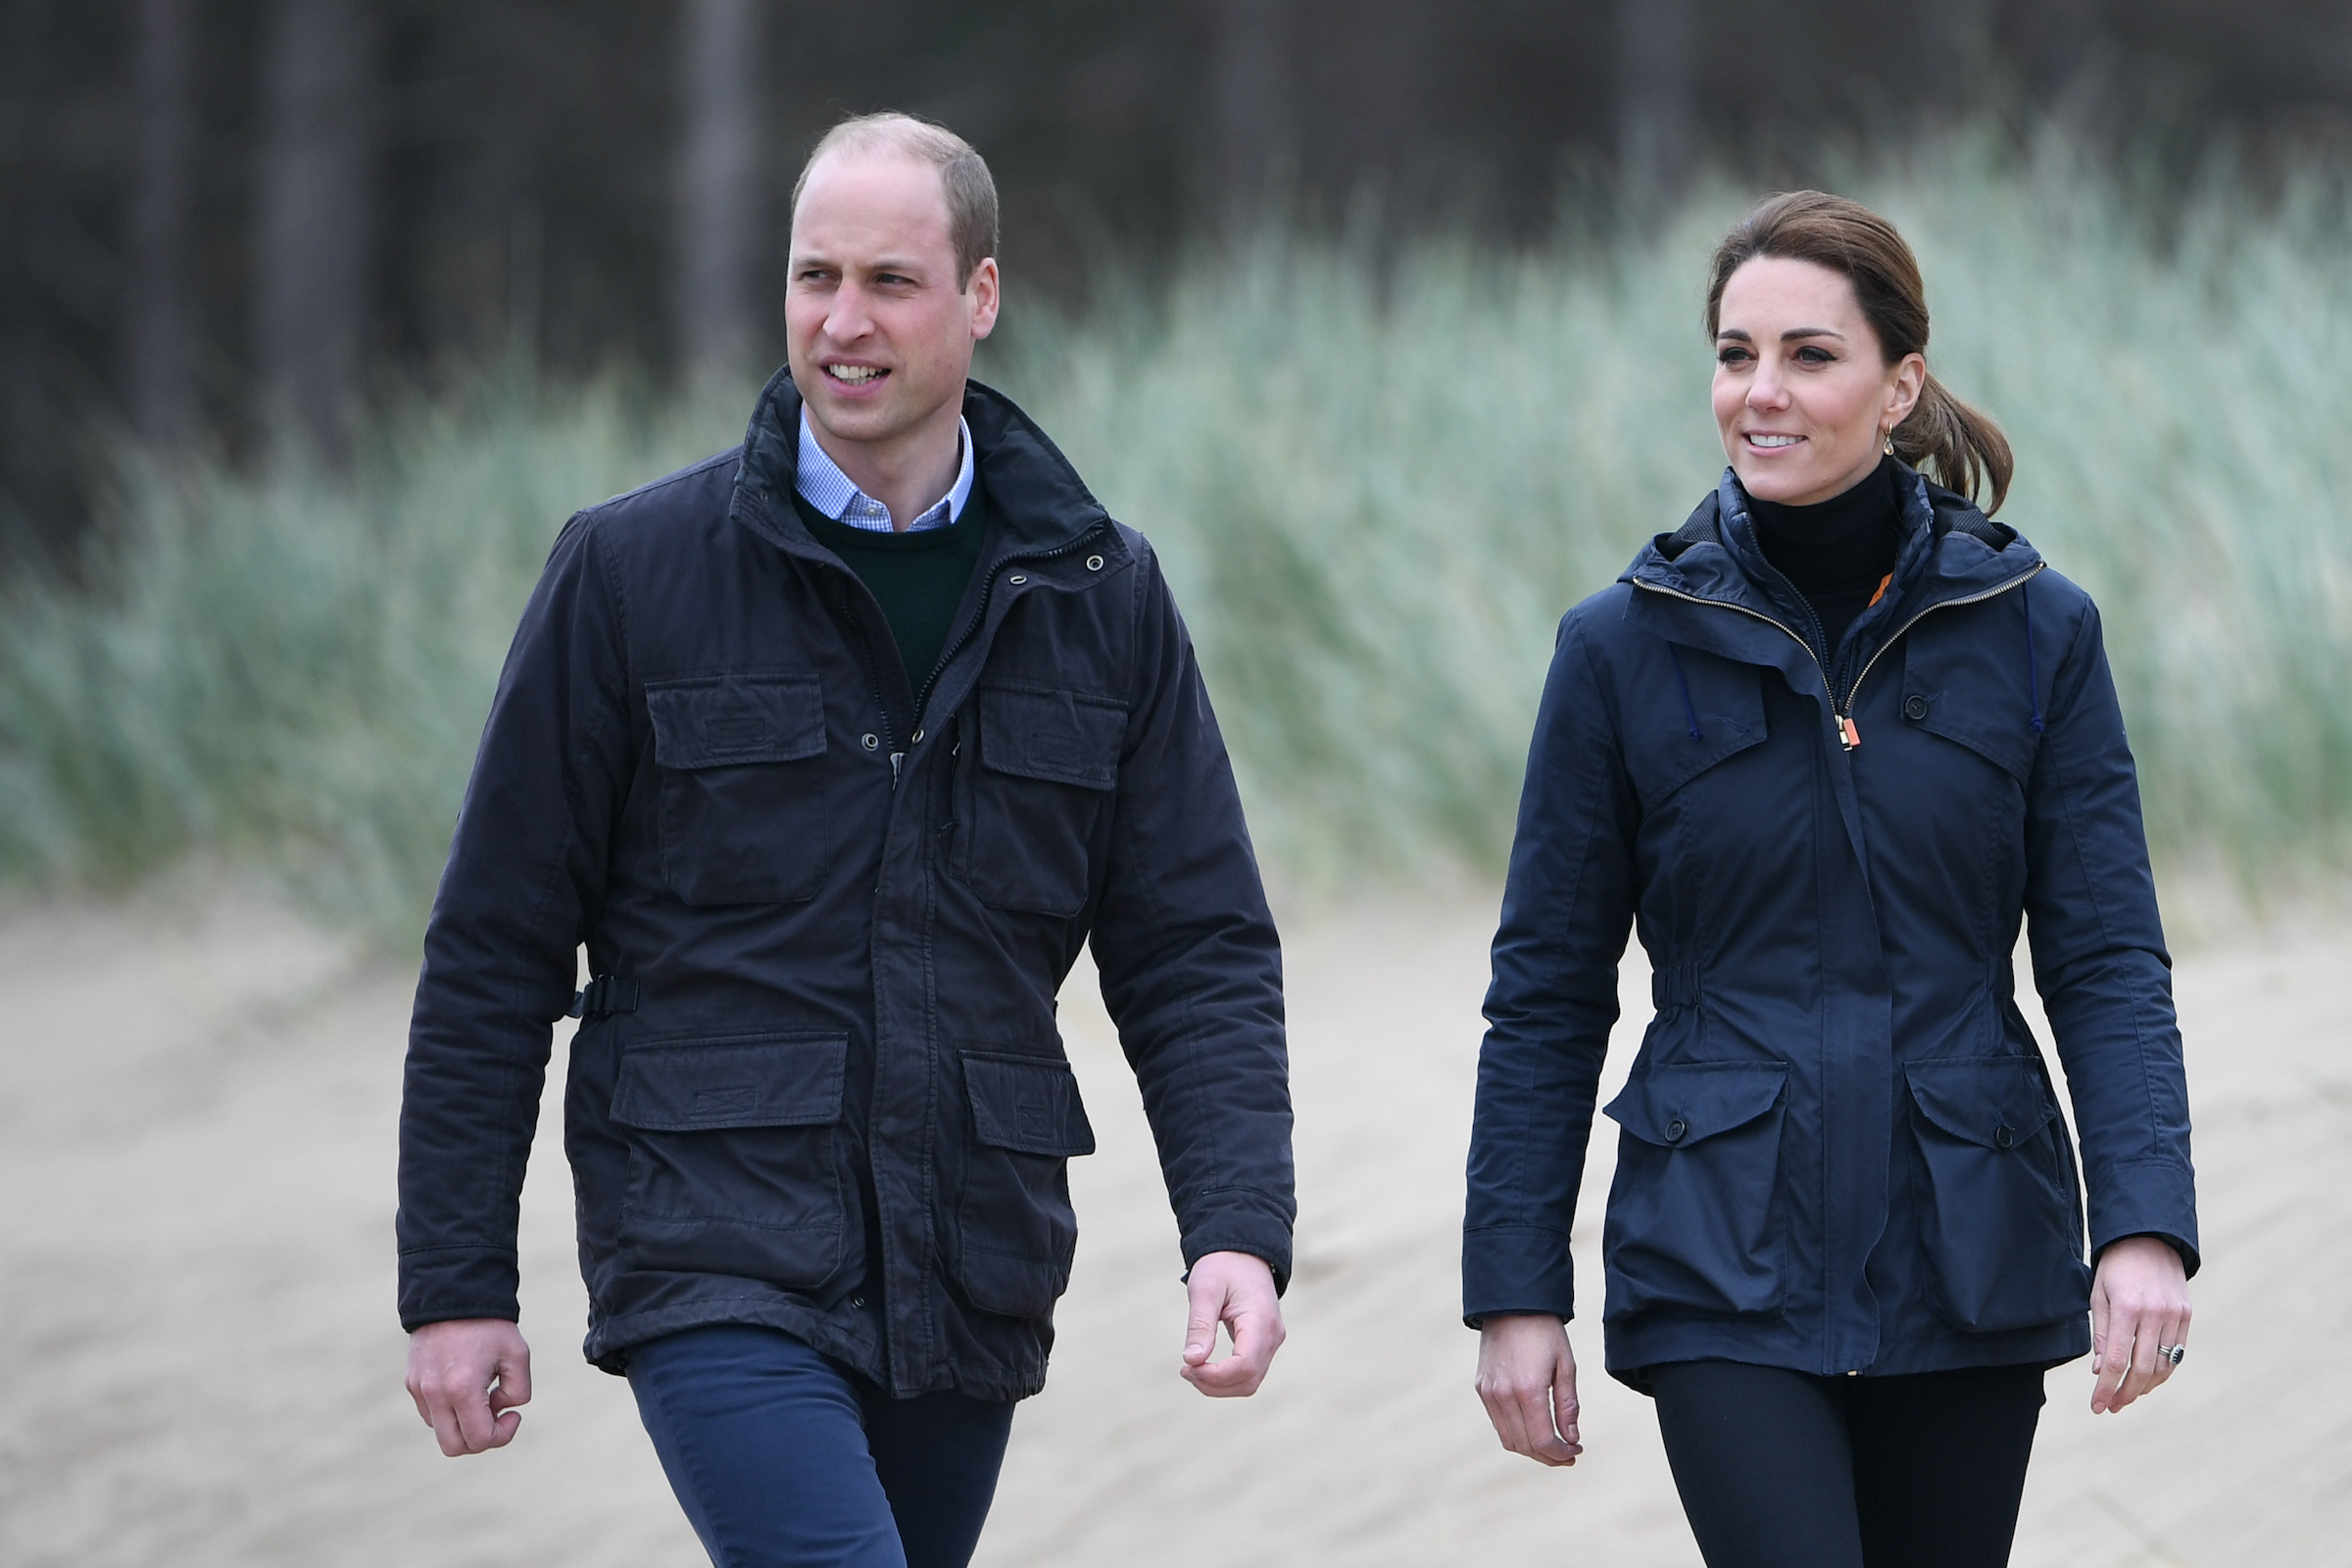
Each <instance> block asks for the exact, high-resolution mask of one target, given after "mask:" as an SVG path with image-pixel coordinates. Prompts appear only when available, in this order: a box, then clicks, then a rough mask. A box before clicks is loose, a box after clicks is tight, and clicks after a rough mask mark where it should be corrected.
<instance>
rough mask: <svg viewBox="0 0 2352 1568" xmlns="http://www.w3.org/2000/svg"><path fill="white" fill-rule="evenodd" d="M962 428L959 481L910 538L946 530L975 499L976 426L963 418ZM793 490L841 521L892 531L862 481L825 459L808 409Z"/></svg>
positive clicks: (910, 528)
mask: <svg viewBox="0 0 2352 1568" xmlns="http://www.w3.org/2000/svg"><path fill="white" fill-rule="evenodd" d="M956 434H957V440H958V445H959V446H960V447H961V448H962V452H963V458H962V461H961V462H960V463H958V464H957V465H956V482H955V483H954V484H952V485H950V486H948V493H947V494H946V495H944V496H942V497H940V498H939V501H938V503H937V504H936V505H935V506H933V507H932V508H931V510H930V511H928V512H926V513H924V514H923V515H921V516H919V517H917V518H915V519H914V520H913V521H912V522H910V523H908V524H907V532H908V533H920V532H922V531H923V530H924V529H926V528H945V527H947V526H948V525H949V524H951V523H953V522H954V521H955V520H956V518H957V517H960V516H962V515H963V504H964V502H965V501H967V500H969V499H970V498H971V494H972V427H971V426H970V425H968V424H966V423H964V422H963V421H962V420H961V419H958V420H956ZM792 487H793V488H794V489H795V490H798V491H799V492H800V493H801V499H802V500H803V501H806V502H808V503H809V505H810V506H812V507H814V508H815V509H816V510H817V511H818V512H820V513H822V514H823V515H826V516H828V517H831V518H832V519H833V520H834V521H836V522H846V523H848V524H849V525H850V526H851V527H853V528H863V529H864V530H865V531H866V532H868V533H889V532H890V531H891V526H890V509H889V508H888V507H886V506H884V505H883V504H882V503H881V502H879V501H876V500H875V499H874V498H873V497H872V496H869V495H867V494H866V493H865V492H864V491H862V490H860V489H858V485H857V482H856V481H855V480H853V479H851V477H850V476H849V475H848V474H846V473H844V472H842V471H841V465H839V464H837V463H835V462H834V461H833V460H832V459H831V458H829V457H827V456H825V449H824V448H823V447H820V446H818V445H817V444H816V433H815V432H814V431H812V430H810V429H809V411H808V410H806V409H803V410H802V411H801V457H800V463H799V466H798V469H797V471H796V472H795V474H794V476H793V484H792Z"/></svg>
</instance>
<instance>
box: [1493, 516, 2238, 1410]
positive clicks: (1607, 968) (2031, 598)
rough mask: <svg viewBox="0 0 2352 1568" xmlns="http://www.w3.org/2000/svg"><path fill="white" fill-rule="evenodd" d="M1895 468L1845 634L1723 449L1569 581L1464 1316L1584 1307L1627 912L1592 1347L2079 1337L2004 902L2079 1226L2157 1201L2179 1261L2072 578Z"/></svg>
mask: <svg viewBox="0 0 2352 1568" xmlns="http://www.w3.org/2000/svg"><path fill="white" fill-rule="evenodd" d="M1906 479H1907V482H1908V486H1909V500H1908V505H1907V506H1906V509H1905V515H1904V539H1903V542H1902V545H1901V550H1900V554H1899V556H1898V558H1897V561H1896V565H1895V570H1894V575H1893V580H1892V582H1891V583H1889V584H1888V586H1887V592H1886V595H1885V597H1884V598H1883V599H1882V600H1881V601H1880V602H1879V603H1877V604H1876V605H1875V606H1873V607H1872V608H1871V609H1870V610H1868V611H1866V612H1865V613H1863V614H1862V616H1861V617H1860V618H1859V619H1857V620H1856V621H1855V622H1854V624H1853V626H1852V628H1851V629H1850V630H1849V631H1848V633H1847V634H1846V637H1845V640H1844V641H1843V643H1842V644H1840V646H1839V648H1838V650H1837V652H1836V655H1835V656H1834V657H1831V656H1830V655H1828V654H1827V653H1826V652H1825V651H1824V650H1823V649H1822V647H1821V642H1822V638H1821V631H1820V627H1819V624H1818V622H1816V621H1815V619H1814V618H1813V615H1812V613H1811V612H1810V610H1809V609H1808V608H1807V607H1806V605H1805V602H1804V601H1803V600H1802V599H1801V598H1799V597H1798V596H1797V595H1796V594H1795V592H1794V591H1793V590H1792V589H1790V588H1789V585H1788V583H1787V580H1786V579H1785V578H1783V577H1781V575H1780V574H1779V573H1778V572H1776V571H1774V570H1773V569H1772V568H1771V566H1770V565H1769V564H1767V563H1766V562H1765V561H1764V559H1763V556H1762V554H1761V553H1760V551H1759V550H1758V548H1757V545H1756V540H1755V535H1754V529H1753V526H1752V524H1751V522H1750V519H1749V517H1748V515H1747V511H1746V499H1745V497H1744V495H1743V494H1742V493H1741V491H1740V487H1739V485H1738V484H1737V482H1736V481H1735V480H1734V479H1733V478H1732V477H1731V476H1730V475H1729V474H1728V473H1727V474H1726V475H1725V477H1724V480H1723V483H1722V485H1721V487H1720V488H1719V489H1718V490H1717V492H1716V493H1715V494H1714V495H1712V496H1709V497H1708V498H1707V500H1706V502H1705V504H1704V505H1702V506H1701V507H1700V508H1699V509H1698V512H1697V513H1696V514H1695V515H1693V516H1692V517H1691V521H1690V522H1689V523H1688V524H1686V525H1685V527H1684V528H1683V530H1682V531H1681V532H1680V533H1678V534H1675V535H1671V536H1661V537H1660V538H1659V539H1657V540H1656V541H1654V542H1653V543H1652V544H1651V545H1650V546H1648V547H1647V548H1646V549H1644V550H1643V551H1642V554H1641V556H1640V557H1638V558H1637V559H1636V560H1635V562H1634V564H1632V566H1630V567H1629V568H1627V570H1626V573H1625V575H1624V576H1623V577H1622V578H1621V579H1620V580H1619V581H1618V582H1617V583H1616V584H1615V585H1614V586H1613V587H1611V588H1609V589H1607V590H1606V591H1605V592H1602V593H1600V594H1597V595H1595V596H1594V597H1593V598H1592V599H1590V600H1587V601H1586V602H1585V603H1584V604H1582V605H1580V606H1578V607H1577V608H1576V609H1575V610H1572V611H1570V612H1569V613H1568V615H1567V617H1566V619H1565V620H1563V621H1562V622H1561V626H1560V635H1559V642H1558V647H1557V651H1556V653H1555V655H1554V658H1553V660H1552V666H1551V675H1550V680H1549V683H1548V684H1547V686H1546V687H1545V690H1544V703H1543V709H1542V711H1541V713H1540V715H1539V717H1538V719H1537V722H1536V736H1535V745H1534V749H1533V751H1532V752H1531V754H1530V757H1529V760H1528V771H1527V789H1526V794H1525V796H1524V798H1523V800H1522V803H1521V806H1520V811H1519V828H1518V837H1517V840H1516V842H1515V844H1514V846H1513V849H1512V853H1511V869H1510V880H1509V885H1508V890H1507V892H1506V894H1505V897H1504V904H1503V913H1502V923H1501V929H1500V931H1499V932H1498V934H1497V935H1496V937H1495V980H1494V986H1493V989H1492V990H1491V991H1490V993H1489V995H1488V999H1487V1017H1488V1020H1489V1023H1490V1025H1491V1028H1490V1029H1489V1032H1488V1035H1487V1040H1486V1046H1485V1050H1484V1052H1483V1054H1482V1055H1481V1057H1480V1063H1479V1083H1478V1109H1477V1126H1476V1131H1475V1133H1474V1135H1473V1141H1472V1147H1471V1152H1470V1194H1469V1211H1468V1217H1467V1221H1468V1222H1467V1228H1466V1232H1465V1236H1464V1245H1463V1264H1462V1272H1463V1293H1464V1300H1463V1308H1464V1312H1465V1315H1466V1316H1468V1317H1469V1318H1471V1319H1472V1320H1477V1319H1481V1318H1484V1317H1487V1316H1492V1315H1495V1314H1501V1313H1509V1312H1545V1313H1553V1314H1557V1315H1559V1316H1561V1317H1566V1316H1568V1315H1569V1313H1570V1309H1571V1307H1572V1305H1573V1297H1572V1292H1571V1282H1570V1277H1569V1256H1568V1233H1569V1223H1570V1219H1571V1217H1572V1215H1573V1213H1574V1210H1575V1206H1576V1193H1577V1187H1578V1184H1579V1181H1580V1179H1581V1176H1582V1173H1583V1167H1584V1157H1585V1144H1586V1139H1587V1135H1588V1131H1589V1129H1590V1128H1591V1126H1592V1118H1593V1101H1594V1098H1595V1092H1594V1091H1595V1084H1596V1082H1597V1080H1598V1078H1599V1076H1600V1067H1601V1058H1602V1055H1603V1054H1604V1052H1605V1049H1606V1047H1607V1043H1608V1036H1609V1029H1610V1025H1611V1024H1612V1023H1613V1022H1614V1021H1615V1019H1616V1016H1617V960H1618V956H1619V955H1620V954H1621V953H1622V952H1623V951H1624V948H1625V941H1626V933H1627V930H1628V928H1629V926H1630V927H1632V928H1633V929H1634V930H1636V931H1637V932H1638V933H1639V935H1640V937H1641V941H1642V947H1643V948H1644V949H1645V950H1646V951H1647V953H1648V955H1649V962H1650V968H1651V973H1652V981H1651V985H1652V993H1653V998H1654V1001H1655V1003H1656V1006H1657V1013H1656V1016H1655V1018H1654V1019H1653V1020H1652V1021H1651V1023H1650V1025H1649V1028H1648V1031H1647V1033H1646V1034H1645V1035H1644V1036H1643V1039H1642V1050H1641V1054H1640V1055H1639V1056H1638V1057H1637V1058H1636V1060H1635V1062H1634V1064H1633V1069H1632V1075H1631V1078H1630V1081H1629V1082H1628V1083H1627V1085H1626V1087H1625V1090H1624V1092H1623V1093H1622V1094H1620V1095H1619V1096H1618V1097H1617V1098H1616V1099H1615V1100H1614V1101H1613V1102H1612V1103H1610V1104H1609V1105H1608V1106H1607V1108H1606V1112H1605V1113H1606V1114H1607V1115H1608V1116H1609V1118H1610V1119H1611V1120H1613V1121H1614V1122H1616V1124H1617V1127H1618V1145H1617V1147H1618V1154H1617V1175H1616V1182H1615V1185H1614V1186H1613V1187H1612V1188H1611V1190H1610V1194H1609V1209H1608V1219H1607V1223H1606V1225H1605V1226H1604V1229H1603V1233H1602V1238H1601V1248H1602V1260H1603V1264H1604V1267H1605V1272H1606V1275H1607V1282H1606V1283H1607V1290H1606V1293H1605V1300H1604V1303H1603V1307H1602V1319H1603V1322H1604V1325H1605V1327H1606V1331H1607V1344H1608V1366H1609V1369H1610V1370H1611V1371H1613V1372H1616V1373H1618V1374H1620V1375H1621V1376H1626V1377H1628V1378H1629V1380H1631V1381H1636V1382H1639V1381H1640V1369H1641V1368H1642V1367H1645V1366H1650V1365H1655V1364H1659V1363H1663V1362H1668V1361H1682V1360H1693V1359H1706V1358H1721V1359H1726V1360H1735V1361H1745V1362H1751V1363H1757V1364H1761V1365H1767V1366H1781V1367H1789V1368H1793V1369H1796V1370H1799V1371H1804V1372H1809V1373H1817V1374H1837V1373H1846V1372H1870V1373H1881V1374H1887V1373H1907V1372H1926V1371H1935V1370H1939V1369H1944V1368H1951V1367H1962V1366H1971V1365H1989V1364H1998V1363H2007V1362H2033V1361H2041V1362H2055V1361H2059V1360H2063V1359H2066V1358H2068V1357H2070V1356H2074V1355H2077V1354H2080V1353H2082V1351H2084V1350H2086V1349H2088V1348H2089V1335H2088V1329H2087V1327H2086V1325H2085V1323H2084V1309H2085V1307H2086V1305H2087V1303H2088V1291H2089V1285H2090V1274H2089V1270H2088V1269H2087V1268H2086V1267H2085V1264H2084V1259H2083V1217H2082V1193H2081V1190H2080V1189H2079V1187H2078V1182H2077V1173H2076V1164H2075V1156H2074V1152H2073V1150H2072V1148H2071V1147H2070V1146H2069V1142H2068V1139H2067V1134H2066V1127H2065V1123H2064V1122H2063V1121H2062V1120H2061V1119H2060V1117H2059V1114H2058V1103H2057V1099H2056V1094H2055V1086H2054V1083H2053V1080H2052V1076H2051V1073H2050V1070H2049V1067H2048V1065H2047V1064H2046V1063H2045V1062H2044V1060H2043V1058H2042V1055H2041V1054H2040V1051H2039V1050H2038V1048H2037V1047H2036V1046H2035V1044H2034V1037H2033V1035H2032V1033H2031V1032H2030V1031H2029V1030H2028V1028H2027V1026H2026V1021H2025V1019H2024V1017H2023V1016H2022V1015H2021V1014H2020V1012H2019V1010H2018V1007H2017V1004H2016V1000H2015V981H2014V979H2013V976H2012V974H2011V968H2010V955H2011V953H2012V951H2013V949H2014V948H2015V946H2016V943H2017V936H2018V928H2019V925H2020V923H2021V920H2026V921H2028V922H2029V924H2030V937H2031V941H2032V945H2033V954H2034V978H2035V980H2036V981H2037V982H2038V983H2039V986H2040V990H2041V996H2042V1000H2043V1002H2044V1004H2045V1005H2046V1007H2047V1009H2048V1014H2049V1019H2050V1025H2051V1028H2052V1031H2053V1033H2054V1034H2055V1036H2056V1044H2057V1049H2058V1056H2059V1060H2060V1061H2061V1062H2062V1063H2063V1064H2064V1066H2065V1069H2066V1084H2067V1088H2068V1090H2069V1091H2070V1093H2071V1095H2072V1098H2073V1102H2074V1110H2075V1124H2076V1126H2077V1127H2078V1128H2079V1129H2080V1131H2081V1135H2082V1174H2083V1177H2084V1178H2085V1179H2086V1182H2085V1185H2086V1186H2087V1190H2088V1199H2089V1215H2088V1219H2089V1242H2090V1245H2091V1247H2092V1248H2093V1249H2094V1250H2095V1249H2097V1248H2101V1247H2104V1246H2106V1245H2107V1244H2108V1243H2109V1242H2112V1241H2114V1240H2116V1239H2118V1238H2120V1237H2124V1236H2130V1235H2135V1234H2152V1235H2160V1236H2163V1237H2165V1238H2167V1239H2169V1240H2170V1241H2172V1242H2173V1243H2174V1244H2175V1245H2176V1246H2177V1247H2178V1248H2180V1250H2181V1252H2182V1254H2183V1256H2184V1257H2185V1259H2186V1260H2187V1263H2188V1266H2189V1268H2190V1269H2192V1270H2193V1269H2194V1268H2195V1267H2196V1260H2197V1259H2196V1243H2197V1222H2196V1209H2195V1194H2194V1184H2193V1179H2192V1175H2191V1171H2190V1166H2189V1155H2188V1102H2187V1092H2186V1089H2185V1086H2184V1083H2183V1077H2182V1068H2181V1054H2180V1034H2179V1031H2178V1029H2177V1028H2176V1026H2175V1023H2174V1016H2173V1002H2172V989H2171V978H2170V960H2169V959H2168V958H2167V956H2166V955H2165V950H2164V937H2163V933H2162V931H2161V929H2160V928H2159V926H2158V923H2157V915H2156V897H2155V889H2154V885H2153V883H2152V881H2151V879H2150V876H2149V871H2148V857H2147V847H2146V843H2145V840H2144V836H2143V834H2142V831H2141V827H2140V813H2139V795H2138V788H2137V785H2136V783H2135V780H2134V776H2133V769H2132V765H2131V752H2130V750H2129V749H2128V747H2127V746H2126V745H2125V740H2124V725H2123V715H2122V713H2121V712H2120V711H2119V710H2118V708H2117V706H2116V698H2115V688H2114V683H2113V681H2112V680H2111V679H2110V677H2109V675H2108V669H2107V660H2106V656H2105V654H2104V653H2103V652H2102V651H2101V647H2100V639H2099V617H2098V613H2097V612H2096V611H2095V610H2094V609H2093V608H2092V606H2091V603H2090V600H2089V599H2088V597H2086V596H2085V595H2084V594H2083V593H2082V590H2081V589H2080V588H2077V587H2076V586H2075V585H2074V584H2073V583H2071V582H2068V581H2067V580H2066V579H2064V578H2063V577H2060V576H2059V575H2058V574H2057V573H2056V572H2052V571H2045V570H2044V569H2043V563H2042V560H2041V557H2040V556H2039V555H2038V554H2036V553H2035V552H2034V549H2033V547H2032V546H2030V545H2028V544H2027V543H2026V542H2025V541H2024V540H2023V539H2020V538H2019V537H2017V535H2016V534H2015V533H2013V532H2012V531H2011V530H2009V529H2007V528H2005V527H2002V526H2001V525H1999V524H1997V523H1994V522H1991V521H1990V520H1988V519H1987V518H1985V516H1984V515H1982V514H1981V513H1979V512H1978V511H1977V510H1976V509H1975V508H1974V507H1972V506H1970V505H1969V504H1968V503H1967V502H1965V501H1964V500H1962V499H1961V498H1960V497H1959V496H1956V495H1954V494H1952V493H1951V492H1949V491H1945V490H1941V489H1937V488H1936V487H1933V486H1930V485H1928V484H1927V483H1926V482H1925V481H1924V480H1921V479H1919V478H1918V477H1917V476H1916V475H1910V474H1907V475H1906ZM1857 739H1858V741H1859V744H1858V745H1849V744H1848V743H1849V742H1850V741H1853V740H1857Z"/></svg>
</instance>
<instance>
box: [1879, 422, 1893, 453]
mask: <svg viewBox="0 0 2352 1568" xmlns="http://www.w3.org/2000/svg"><path fill="white" fill-rule="evenodd" d="M1879 436H1880V438H1881V439H1882V440H1883V441H1885V442H1886V453H1887V456H1888V457H1890V458H1891V457H1893V456H1894V432H1893V431H1892V430H1890V429H1889V430H1881V431H1880V432H1879Z"/></svg>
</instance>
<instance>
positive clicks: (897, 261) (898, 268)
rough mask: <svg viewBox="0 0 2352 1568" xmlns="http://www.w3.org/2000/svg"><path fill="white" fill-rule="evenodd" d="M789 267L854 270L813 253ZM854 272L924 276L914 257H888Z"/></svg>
mask: <svg viewBox="0 0 2352 1568" xmlns="http://www.w3.org/2000/svg"><path fill="white" fill-rule="evenodd" d="M788 265H789V268H790V270H792V271H795V272H798V271H801V270H804V269H806V268H810V267H829V268H832V269H833V270H836V271H841V270H853V268H852V264H848V263H843V262H840V261H837V260H835V259H834V258H832V257H830V256H825V255H822V254H820V253H817V252H813V251H811V252H804V253H803V254H801V255H799V256H795V257H793V258H792V259H791V262H790V263H789V264H788ZM854 270H858V271H864V272H899V273H903V274H905V275H906V276H908V277H919V276H920V275H921V274H922V270H923V264H922V263H921V262H919V261H916V260H915V259H914V258H912V257H906V256H886V257H884V258H882V259H881V260H879V261H875V262H868V263H865V264H863V265H862V266H856V267H855V268H854Z"/></svg>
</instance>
